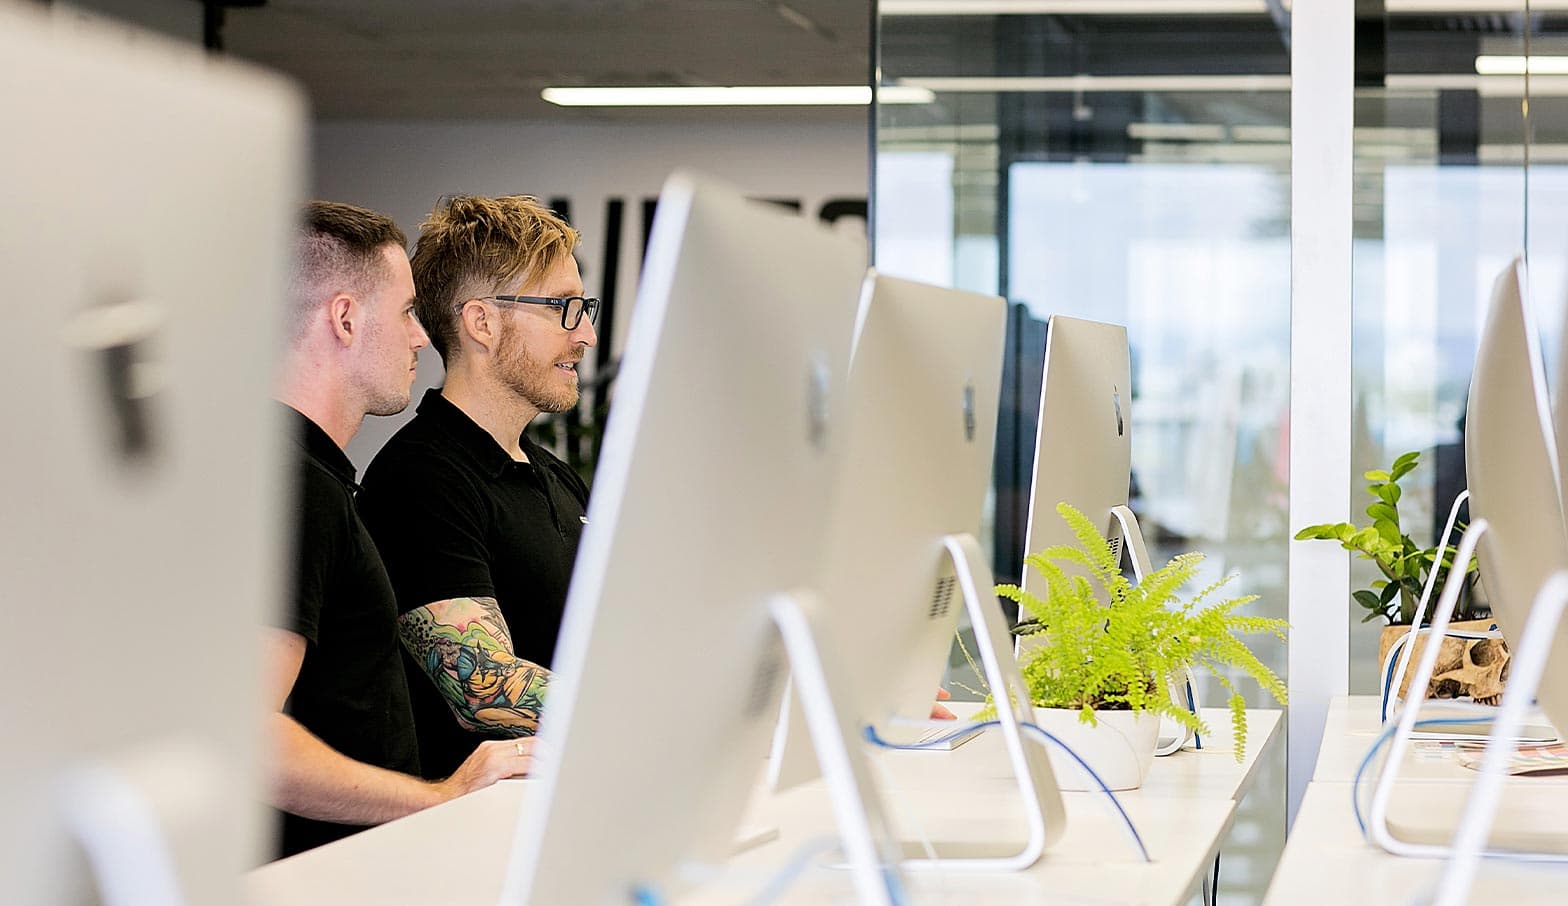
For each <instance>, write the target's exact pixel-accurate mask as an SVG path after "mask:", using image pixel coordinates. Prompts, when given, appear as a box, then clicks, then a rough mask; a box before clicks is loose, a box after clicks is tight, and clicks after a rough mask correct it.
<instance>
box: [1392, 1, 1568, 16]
mask: <svg viewBox="0 0 1568 906" xmlns="http://www.w3.org/2000/svg"><path fill="white" fill-rule="evenodd" d="M1565 9H1568V0H1530V12H1532V13H1539V12H1548V11H1551V10H1565ZM1383 11H1384V12H1387V13H1460V14H1471V15H1474V14H1476V13H1522V12H1524V0H1384V2H1383Z"/></svg>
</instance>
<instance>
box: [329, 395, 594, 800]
mask: <svg viewBox="0 0 1568 906" xmlns="http://www.w3.org/2000/svg"><path fill="white" fill-rule="evenodd" d="M522 448H523V452H524V453H525V454H526V455H527V456H528V462H526V463H522V462H515V461H513V459H512V457H511V456H510V455H509V454H508V453H507V452H506V451H505V450H504V449H502V448H501V445H500V444H498V443H496V442H495V438H493V437H491V436H490V435H489V433H488V432H486V431H485V429H483V428H481V427H479V425H478V424H476V423H475V422H474V421H473V419H471V418H469V417H468V416H467V415H466V414H465V413H464V412H463V411H462V410H461V409H459V408H457V407H456V406H454V405H453V404H452V403H451V402H449V401H448V400H447V399H446V398H445V397H443V396H442V395H441V392H440V391H439V390H430V391H428V392H427V393H426V394H425V398H424V399H423V400H421V401H420V403H419V414H418V415H416V416H415V417H414V419H413V420H412V421H410V422H409V423H408V424H407V425H404V426H403V428H402V429H401V430H400V431H398V432H397V434H395V435H393V436H392V439H391V440H389V441H387V443H386V446H384V447H382V448H381V452H380V453H378V454H376V458H375V460H374V461H372V462H371V464H370V466H369V468H367V469H366V470H365V486H364V491H363V492H362V493H361V494H360V497H359V506H360V512H361V514H363V516H364V518H365V524H366V525H368V526H369V527H370V533H371V535H373V536H374V537H375V539H376V545H377V546H378V547H379V548H380V549H381V553H382V555H383V557H385V559H386V564H387V572H388V574H389V575H391V577H392V587H393V588H394V589H396V590H397V601H398V610H399V611H400V612H402V613H407V612H408V611H411V610H415V609H417V608H420V607H424V606H425V605H427V604H431V603H434V602H436V601H444V600H447V599H449V598H481V597H490V598H495V599H496V603H497V604H498V605H499V606H500V608H501V614H502V615H503V616H504V617H506V624H507V627H508V628H509V629H510V630H511V634H512V645H513V648H514V649H515V652H516V654H517V656H518V657H521V658H523V659H525V660H529V661H532V662H534V663H536V664H539V665H540V666H543V667H549V666H550V662H551V660H552V658H553V657H554V655H555V637H556V635H557V633H559V632H560V629H561V614H562V612H563V611H564V610H565V609H566V590H567V586H568V585H569V584H570V582H571V578H572V562H573V561H574V560H575V559H576V557H577V542H578V540H579V538H581V536H582V530H583V524H584V523H585V522H586V521H587V519H586V517H585V515H584V513H585V512H586V509H587V506H588V486H587V485H586V484H584V483H583V481H582V479H581V478H579V477H578V475H577V473H576V472H574V471H572V469H571V467H570V466H568V465H566V463H564V462H561V460H559V459H557V458H556V457H555V456H553V455H551V454H550V453H549V452H548V451H546V450H544V449H542V448H540V447H539V445H537V444H535V443H534V442H533V441H531V440H529V439H528V437H527V436H526V435H525V436H524V437H523V438H522ZM404 664H405V666H406V668H407V670H408V672H409V687H410V691H411V695H412V698H413V702H414V726H415V730H416V732H417V733H418V735H419V753H420V762H421V763H422V764H423V766H424V770H425V776H427V777H432V778H438V777H445V776H447V775H449V774H451V773H452V771H453V770H455V769H456V768H457V766H458V765H459V764H461V763H462V761H463V759H464V758H466V757H468V755H469V754H470V753H471V752H473V750H474V747H475V746H477V745H478V744H479V743H480V741H482V740H483V739H484V738H485V737H483V736H481V735H480V734H477V733H473V732H470V731H468V730H464V729H463V728H462V727H461V726H459V725H458V723H457V718H455V717H454V716H453V715H452V711H451V709H450V708H449V707H448V706H447V704H446V702H445V701H444V700H443V699H442V698H441V696H440V694H439V693H438V692H437V691H436V687H435V684H434V683H432V682H431V681H430V679H429V677H428V676H427V675H426V674H425V672H424V670H423V669H422V667H421V666H420V665H419V664H416V663H415V662H414V660H413V659H412V658H408V659H406V660H405V662H404ZM546 707H549V705H548V698H547V699H546Z"/></svg>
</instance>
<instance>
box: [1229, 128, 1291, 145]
mask: <svg viewBox="0 0 1568 906" xmlns="http://www.w3.org/2000/svg"><path fill="white" fill-rule="evenodd" d="M1230 138H1231V141H1234V142H1268V143H1273V144H1281V145H1284V144H1289V143H1290V127H1289V126H1232V127H1230Z"/></svg>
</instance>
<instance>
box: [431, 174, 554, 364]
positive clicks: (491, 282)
mask: <svg viewBox="0 0 1568 906" xmlns="http://www.w3.org/2000/svg"><path fill="white" fill-rule="evenodd" d="M578 238H579V237H578V234H577V231H576V230H574V229H572V227H571V225H569V224H568V223H567V222H566V221H565V220H562V219H561V217H560V216H559V215H557V214H556V213H555V212H554V211H552V210H550V209H549V208H547V207H545V206H544V205H542V204H540V203H539V199H537V198H535V197H533V196H532V195H503V196H501V197H499V198H486V197H485V196H483V195H451V196H448V197H446V198H443V199H441V200H440V201H439V202H437V203H436V206H435V210H433V211H431V212H430V216H429V217H427V218H425V222H424V223H421V224H420V225H419V240H418V241H417V242H416V243H415V244H414V254H413V257H412V259H411V264H412V267H413V271H414V287H415V290H416V293H417V298H416V301H415V303H414V305H415V310H416V311H417V313H418V315H419V322H420V324H422V325H423V326H424V328H425V332H426V333H428V334H429V335H430V343H431V345H433V346H435V348H436V352H438V353H440V354H441V360H442V361H443V362H450V361H451V359H452V357H453V356H455V355H457V354H458V351H459V349H460V348H461V347H460V345H459V343H458V326H459V320H458V307H459V306H460V305H461V304H462V303H463V302H466V301H467V300H469V299H472V298H476V297H478V296H482V295H489V294H491V293H495V292H499V291H501V290H502V289H503V288H504V287H506V286H508V285H510V284H514V283H517V282H518V281H519V280H521V283H522V285H527V284H529V283H531V282H533V281H534V280H537V279H538V278H540V277H541V276H543V275H544V274H545V273H547V272H548V271H549V270H550V268H552V267H553V266H555V264H556V263H557V262H559V261H560V260H561V259H562V258H563V257H565V256H567V255H570V254H571V253H572V250H573V249H574V248H576V247H577V241H578Z"/></svg>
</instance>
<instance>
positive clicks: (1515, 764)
mask: <svg viewBox="0 0 1568 906" xmlns="http://www.w3.org/2000/svg"><path fill="white" fill-rule="evenodd" d="M1458 749H1459V763H1460V764H1462V765H1464V766H1465V767H1467V768H1469V769H1471V770H1472V771H1479V770H1480V769H1481V759H1482V758H1483V757H1485V755H1486V745H1485V744H1484V743H1479V744H1460V745H1459V746H1458ZM1508 773H1509V774H1513V775H1516V776H1530V777H1555V776H1562V775H1568V745H1565V744H1563V743H1552V744H1551V745H1521V746H1520V747H1519V751H1517V752H1515V753H1514V757H1513V760H1512V761H1510V762H1509V764H1508Z"/></svg>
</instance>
